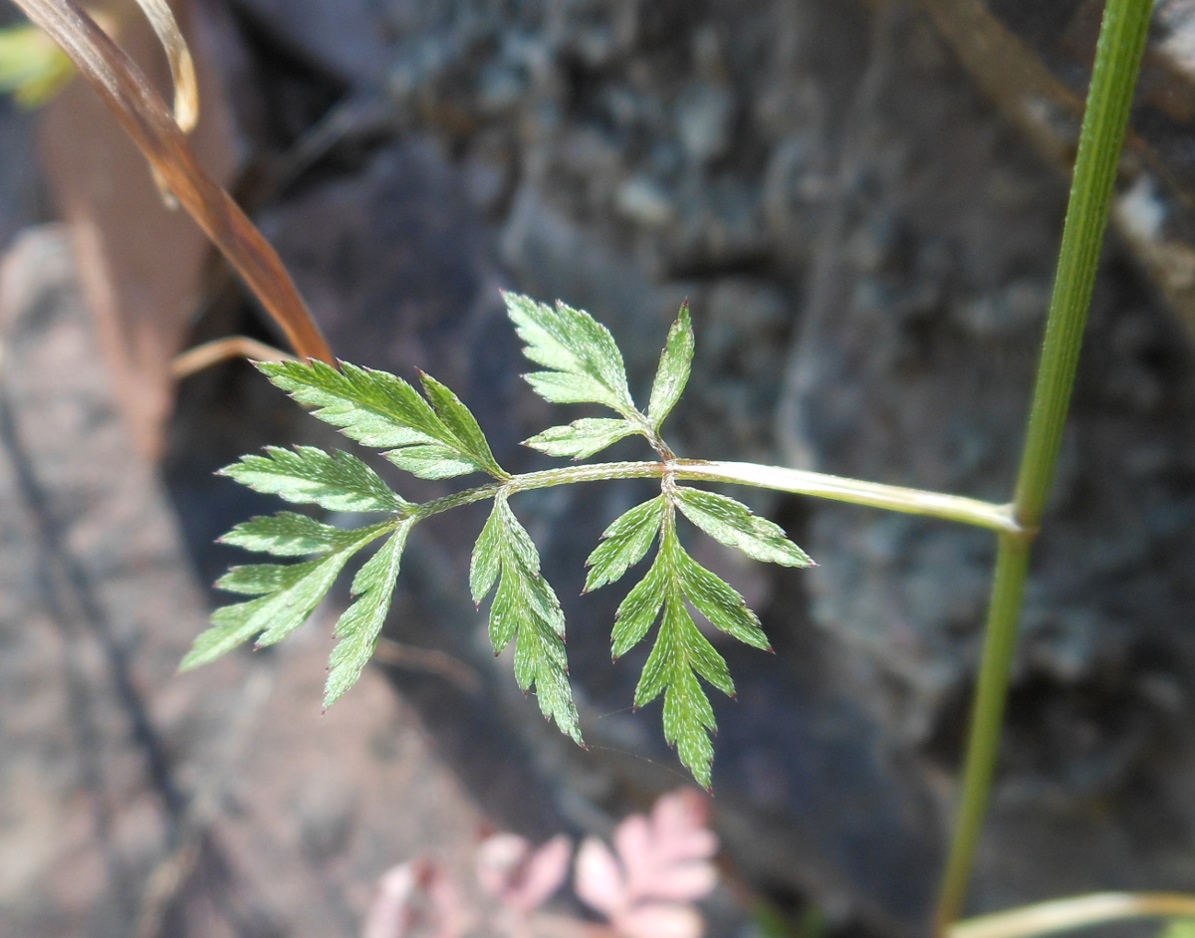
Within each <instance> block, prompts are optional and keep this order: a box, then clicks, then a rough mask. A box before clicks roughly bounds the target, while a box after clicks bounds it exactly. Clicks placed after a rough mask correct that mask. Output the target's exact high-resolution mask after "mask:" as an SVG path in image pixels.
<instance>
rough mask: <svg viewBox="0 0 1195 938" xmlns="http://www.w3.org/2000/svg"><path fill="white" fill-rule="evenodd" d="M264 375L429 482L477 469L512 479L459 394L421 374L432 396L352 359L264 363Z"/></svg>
mask: <svg viewBox="0 0 1195 938" xmlns="http://www.w3.org/2000/svg"><path fill="white" fill-rule="evenodd" d="M258 368H260V369H261V371H262V373H263V374H265V375H266V377H268V378H269V379H270V380H271V381H272V382H273V383H274V384H275V385H277V386H278V387H280V388H282V390H284V391H287V392H289V394H290V396H291V397H293V398H294V399H295V400H296V401H298V402H299V403H300V404H306V405H307V406H308V407H313V408H315V410H314V413H315V416H317V417H319V418H320V420H323V421H325V422H326V423H330V424H332V425H333V426H334V427H337V428H338V429H339V430H340V432H341V433H343V434H344V435H345V436H347V437H348V438H349V439H351V440H356V441H357V442H358V443H361V444H364V445H365V446H372V447H376V448H377V449H381V450H386V452H385V453H384V454H383V455H385V457H386V458H387V459H389V460H390V461H391V462H392V463H394V464H395V465H396V466H398V467H399V468H400V469H405V470H406V471H407V472H409V473H411V474H412V475H416V476H419V478H421V479H450V478H453V477H454V476H459V475H466V474H468V473H471V472H485V473H487V474H489V475H492V476H494V477H495V478H497V479H506V478H509V475H508V473H506V472H505V471H503V469H502V468H501V467H500V466H499V465H498V463H497V461H496V460H495V459H494V455H493V453H491V452H490V446H489V443H487V442H486V439H485V434H483V433H482V432H481V427H479V426H478V425H477V421H476V419H474V417H473V415H472V414H471V413H470V412H469V410H468V409H467V408H466V407H465V405H464V404H462V403H461V402H460V400H459V399H458V398H457V396H456V395H455V394H453V393H452V392H451V391H450V390H448V388H446V387H444V385H442V384H440V382H438V381H437V380H436V379H435V378H433V377H432V376H431V375H427V374H420V376H419V377H420V380H421V383H422V384H423V392H424V394H425V395H426V400H425V399H424V398H423V397H420V396H419V392H418V391H416V390H415V388H414V387H412V386H411V385H410V384H408V383H407V382H406V381H404V380H403V379H402V378H396V377H395V376H394V375H391V374H387V373H386V372H384V371H374V370H372V369H369V368H358V367H357V366H356V365H350V364H348V363H347V362H346V363H345V364H343V365H342V366H341V370H340V371H337V370H336V369H335V368H333V367H331V366H330V365H325V364H324V363H323V362H308V363H303V362H262V363H261V364H260V365H258Z"/></svg>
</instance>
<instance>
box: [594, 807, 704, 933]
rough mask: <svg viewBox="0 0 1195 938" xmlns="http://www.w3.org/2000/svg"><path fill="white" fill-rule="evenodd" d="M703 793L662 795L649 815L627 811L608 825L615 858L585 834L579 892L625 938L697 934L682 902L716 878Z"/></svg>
mask: <svg viewBox="0 0 1195 938" xmlns="http://www.w3.org/2000/svg"><path fill="white" fill-rule="evenodd" d="M708 821H709V810H708V807H707V804H706V802H705V799H704V798H702V796H701V795H699V794H697V793H696V792H694V791H690V790H685V791H679V792H674V793H673V794H670V795H665V796H663V797H662V798H660V799H659V801H657V802H656V805H655V807H654V809H653V810H652V813H651V815H650V816H646V817H645V816H644V815H632V816H631V817H628V818H626V819H625V820H624V821H623V822H622V823H621V824H619V825H618V827H617V828H616V829H615V831H614V838H613V839H614V847H615V850H616V851H617V858H615V856H614V854H612V853H611V852H610V850H609V849H608V848H607V847H606V846H604V845H603V844H601V843H599V842H598V841H596V840H594V839H592V838H590V839H587V840H586V841H585V842H584V843H583V844H582V845H581V849H580V850H579V851H578V853H577V871H576V888H577V895H578V896H580V897H581V899H582V900H583V901H584V902H585V903H586V904H587V905H590V906H592V907H593V908H595V909H597V910H598V911H599V912H602V913H603V914H604V915H605V916H606V918H607V919H608V920H609V922H610V924H611V925H612V926H613V927H614V929H615V930H616V931H617V932H618V934H619V935H623V936H625V938H697V936H699V935H700V934H701V933H702V930H703V924H702V919H701V916H700V914H699V913H698V912H697V910H696V909H694V908H692V906H691V905H689V904H688V903H691V902H695V901H697V900H699V899H702V898H704V897H705V896H707V895H709V893H710V890H712V889H713V888H714V885H715V884H716V882H717V872H716V871H715V869H714V866H713V864H712V863H711V862H710V861H711V859H712V857H713V856H714V854H715V853H716V852H717V850H718V839H717V837H716V836H715V835H714V833H713V831H711V830H709V828H708V827H707V826H706V825H707V823H708Z"/></svg>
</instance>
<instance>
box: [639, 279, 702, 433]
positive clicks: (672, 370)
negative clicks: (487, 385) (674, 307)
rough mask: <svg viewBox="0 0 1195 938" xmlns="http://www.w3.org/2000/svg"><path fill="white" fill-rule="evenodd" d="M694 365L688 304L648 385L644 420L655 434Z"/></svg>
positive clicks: (676, 323)
mask: <svg viewBox="0 0 1195 938" xmlns="http://www.w3.org/2000/svg"><path fill="white" fill-rule="evenodd" d="M692 364H693V324H692V322H691V321H690V319H689V304H688V301H686V302H685V303H684V304H682V306H681V308H680V313H679V314H678V315H677V318H676V322H674V323H673V324H672V328H671V329H669V330H668V341H667V343H666V344H665V345H664V351H663V353H662V354H661V355H660V365H659V367H658V368H657V369H656V380H655V381H654V382H653V383H652V386H651V400H650V402H649V403H648V405H647V419H648V421H649V422H650V423H651V425H652V428H653V429H654V430H656V431H657V432H658V431H659V429H660V425H661V424H662V423H663V422H664V419H665V418H666V417H667V416H668V415H669V414H670V413H672V408H673V407H675V406H676V402H677V401H679V400H680V397H681V394H683V393H684V390H685V385H686V384H688V383H689V369H690V368H691V367H692Z"/></svg>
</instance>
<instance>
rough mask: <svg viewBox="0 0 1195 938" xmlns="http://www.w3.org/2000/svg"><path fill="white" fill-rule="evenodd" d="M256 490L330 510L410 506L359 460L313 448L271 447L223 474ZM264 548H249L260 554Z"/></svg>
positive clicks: (243, 459)
mask: <svg viewBox="0 0 1195 938" xmlns="http://www.w3.org/2000/svg"><path fill="white" fill-rule="evenodd" d="M220 475H226V476H228V477H229V478H230V479H235V480H236V481H237V482H240V483H241V484H242V485H247V486H248V487H249V488H251V489H253V490H254V491H256V492H264V493H265V494H267V495H278V496H280V497H282V498H285V499H286V500H287V501H288V502H300V503H303V504H309V505H319V506H320V507H321V508H326V509H328V510H329V511H400V510H402V509H403V508H405V507H406V506H407V502H406V501H404V500H403V499H401V498H399V497H398V495H396V494H395V493H394V492H392V491H391V490H390V488H389V486H387V485H386V483H385V482H383V481H382V480H381V478H380V477H379V476H378V474H377V473H376V472H374V471H373V470H372V469H371V468H369V466H367V465H366V464H365V463H363V462H362V461H361V460H360V459H358V458H357V457H356V456H353V455H351V454H349V453H344V452H340V451H333V452H324V451H323V450H321V449H316V448H315V447H314V446H296V447H295V448H294V449H293V450H289V449H283V448H281V447H278V446H267V447H266V455H264V456H242V457H241V460H240V462H237V463H234V464H233V465H231V466H228V467H227V468H225V469H221V470H220ZM258 549H261V548H250V550H258Z"/></svg>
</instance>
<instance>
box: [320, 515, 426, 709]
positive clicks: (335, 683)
mask: <svg viewBox="0 0 1195 938" xmlns="http://www.w3.org/2000/svg"><path fill="white" fill-rule="evenodd" d="M412 524H413V522H410V521H404V522H402V523H401V524H400V525H399V526H398V528H397V529H396V530H395V532H394V533H393V534H392V535H390V539H389V540H388V541H386V543H385V544H383V545H382V547H381V549H380V550H379V551H378V552H377V553H376V554H374V555H373V556H372V557H370V558H369V560H368V561H366V563H365V565H364V566H363V567H362V568H361V569H360V570H359V571H358V572H357V575H356V576H355V577H354V578H353V586H352V592H353V596H354V597H355V599H354V601H353V603H352V605H350V606H349V607H348V609H346V610H345V611H344V613H343V615H341V617H340V619H339V621H337V623H336V629H335V635H336V637H337V638H338V639H339V642H338V643H337V645H336V648H335V649H334V650H333V651H332V657H331V659H330V660H329V662H328V668H329V670H328V681H327V684H326V685H325V687H324V707H325V708H327V707H330V706H332V704H334V703H335V702H336V701H337V700H338V699H339V698H340V696H341V695H342V694H343V693H344V692H345V691H346V690H348V689H349V688H350V687H352V686H353V685H354V684H356V683H357V679H358V678H359V677H360V676H361V671H362V669H363V668H364V667H365V665H366V664H367V663H368V661H369V659H370V658H371V657H372V656H373V652H374V648H375V647H376V645H377V640H378V635H379V633H380V632H381V631H382V624H383V623H384V622H385V621H386V613H387V612H389V610H390V601H391V599H392V598H393V595H394V585H395V583H396V582H397V580H398V568H399V563H400V561H401V560H402V551H403V547H404V546H405V545H406V543H407V535H408V534H409V533H410V530H411V527H412Z"/></svg>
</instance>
